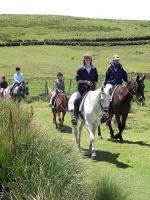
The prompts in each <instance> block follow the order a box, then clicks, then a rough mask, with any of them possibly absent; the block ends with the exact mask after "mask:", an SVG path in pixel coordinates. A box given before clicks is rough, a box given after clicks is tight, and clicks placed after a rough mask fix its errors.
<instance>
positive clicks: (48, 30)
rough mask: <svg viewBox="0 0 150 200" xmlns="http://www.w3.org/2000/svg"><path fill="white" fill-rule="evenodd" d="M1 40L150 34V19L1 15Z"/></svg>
mask: <svg viewBox="0 0 150 200" xmlns="http://www.w3.org/2000/svg"><path fill="white" fill-rule="evenodd" d="M0 27H1V28H0V40H9V39H31V40H32V39H37V40H44V39H72V38H80V39H81V38H86V39H89V38H91V39H93V38H94V39H95V38H112V37H113V38H114V37H115V38H118V37H139V36H149V35H150V28H149V27H150V22H149V21H144V20H143V21H142V20H139V21H138V20H136V21H135V20H112V19H89V18H81V17H69V16H46V15H43V16H42V15H0Z"/></svg>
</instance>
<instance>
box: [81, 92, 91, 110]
mask: <svg viewBox="0 0 150 200" xmlns="http://www.w3.org/2000/svg"><path fill="white" fill-rule="evenodd" d="M89 92H91V91H88V92H86V93H85V94H84V95H83V96H82V97H81V102H80V106H79V112H81V110H82V107H83V105H84V102H85V99H86V97H87V95H88V94H89Z"/></svg>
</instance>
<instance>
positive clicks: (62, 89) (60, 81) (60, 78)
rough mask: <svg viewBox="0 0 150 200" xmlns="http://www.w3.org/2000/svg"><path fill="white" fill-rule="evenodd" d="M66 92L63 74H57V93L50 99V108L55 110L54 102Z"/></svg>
mask: <svg viewBox="0 0 150 200" xmlns="http://www.w3.org/2000/svg"><path fill="white" fill-rule="evenodd" d="M61 92H63V93H64V92H65V86H64V80H63V74H62V73H61V72H59V73H58V74H57V78H56V80H55V91H54V93H53V95H52V97H51V99H50V102H49V106H50V107H51V108H52V109H54V102H55V99H56V97H57V96H58V94H59V93H61Z"/></svg>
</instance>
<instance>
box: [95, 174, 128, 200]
mask: <svg viewBox="0 0 150 200" xmlns="http://www.w3.org/2000/svg"><path fill="white" fill-rule="evenodd" d="M95 188H96V190H95V196H94V199H95V200H127V199H128V196H129V194H127V193H125V192H123V190H122V189H121V187H120V186H118V185H117V184H116V183H115V181H112V180H111V179H110V177H108V176H105V177H101V179H100V180H98V181H97V183H96V186H95Z"/></svg>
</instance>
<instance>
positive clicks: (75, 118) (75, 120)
mask: <svg viewBox="0 0 150 200" xmlns="http://www.w3.org/2000/svg"><path fill="white" fill-rule="evenodd" d="M80 101H81V99H77V100H75V102H74V111H73V116H72V119H71V123H72V124H73V125H77V123H78V116H79V107H80Z"/></svg>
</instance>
